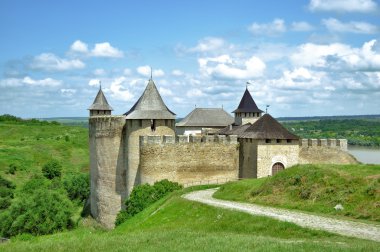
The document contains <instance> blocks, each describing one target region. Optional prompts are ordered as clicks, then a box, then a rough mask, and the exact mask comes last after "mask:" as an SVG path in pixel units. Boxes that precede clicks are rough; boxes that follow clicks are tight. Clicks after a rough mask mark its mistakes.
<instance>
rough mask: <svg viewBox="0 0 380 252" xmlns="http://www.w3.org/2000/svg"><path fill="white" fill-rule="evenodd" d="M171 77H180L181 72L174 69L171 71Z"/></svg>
mask: <svg viewBox="0 0 380 252" xmlns="http://www.w3.org/2000/svg"><path fill="white" fill-rule="evenodd" d="M172 75H174V76H182V75H183V72H182V71H181V70H178V69H175V70H173V71H172Z"/></svg>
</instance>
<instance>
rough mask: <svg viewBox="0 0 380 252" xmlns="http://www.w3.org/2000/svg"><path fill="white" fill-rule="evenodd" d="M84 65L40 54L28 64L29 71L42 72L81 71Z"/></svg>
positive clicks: (76, 61) (74, 60) (80, 62)
mask: <svg viewBox="0 0 380 252" xmlns="http://www.w3.org/2000/svg"><path fill="white" fill-rule="evenodd" d="M84 67H85V64H84V63H83V62H82V61H81V60H79V59H73V60H68V59H62V58H60V57H58V56H56V55H54V54H52V53H42V54H40V55H38V56H35V57H34V58H33V61H32V62H31V63H30V68H31V69H36V70H43V71H65V70H71V69H82V68H84Z"/></svg>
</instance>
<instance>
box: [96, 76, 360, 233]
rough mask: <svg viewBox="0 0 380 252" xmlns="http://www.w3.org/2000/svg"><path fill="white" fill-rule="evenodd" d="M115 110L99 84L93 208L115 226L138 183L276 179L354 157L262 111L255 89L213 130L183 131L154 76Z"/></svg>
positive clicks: (339, 144)
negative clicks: (123, 108)
mask: <svg viewBox="0 0 380 252" xmlns="http://www.w3.org/2000/svg"><path fill="white" fill-rule="evenodd" d="M112 110H113V109H112V107H111V106H110V105H109V104H108V102H107V99H106V97H105V96H104V93H103V91H102V89H101V88H100V89H99V92H98V94H97V96H96V98H95V100H94V103H93V104H92V105H91V106H90V108H89V111H90V118H89V145H90V179H91V193H90V205H91V214H92V216H93V217H94V218H95V219H97V220H98V221H99V222H100V223H101V224H103V225H104V226H105V227H108V228H112V227H113V226H114V222H115V218H116V215H117V213H118V212H119V211H120V209H121V208H122V207H123V205H124V201H125V200H126V199H127V197H128V196H129V194H130V193H131V191H132V189H133V187H134V186H136V185H139V184H143V183H154V182H155V181H159V180H162V179H168V180H170V181H174V182H178V183H180V184H183V185H185V186H186V185H192V184H207V183H221V182H226V181H233V180H237V179H241V178H261V177H266V176H271V175H274V174H275V173H277V172H279V171H281V170H283V169H286V168H288V167H291V166H293V165H296V164H299V163H315V162H317V163H318V162H322V163H326V162H329V163H351V162H355V160H353V158H352V157H351V156H350V155H348V154H346V152H344V151H345V150H346V149H347V140H345V139H339V140H338V139H329V140H326V139H320V140H316V139H299V137H298V136H296V135H294V134H292V133H291V132H289V131H288V130H287V129H285V128H284V127H283V126H282V125H281V124H280V123H279V122H277V121H276V120H275V119H274V118H273V117H272V116H270V115H269V114H267V113H265V114H264V115H263V111H262V110H260V109H259V108H258V107H257V105H256V103H255V102H254V100H253V99H252V96H251V94H250V93H249V91H248V89H246V90H245V92H244V95H243V97H242V99H241V102H240V104H239V106H238V108H237V109H236V110H235V111H233V113H234V114H235V118H234V123H232V124H230V125H228V123H227V124H226V125H225V126H226V127H224V128H222V129H218V131H216V133H215V134H213V135H209V134H194V135H176V125H175V116H176V115H175V114H174V113H173V112H172V111H171V110H169V108H168V107H167V106H166V105H165V103H164V102H163V100H162V98H161V95H160V94H159V92H158V90H157V88H156V85H155V83H154V81H153V80H152V78H151V79H150V80H149V82H148V85H147V86H146V89H145V91H144V92H143V94H142V95H141V97H140V98H139V99H138V100H137V102H136V103H135V104H134V105H133V106H132V108H131V109H130V110H129V111H128V112H126V113H125V114H124V115H120V116H115V115H111V111H112ZM210 111H212V110H210ZM210 118H213V117H212V116H210ZM229 123H230V122H229ZM320 155H322V156H323V158H319V156H320ZM337 157H338V158H337Z"/></svg>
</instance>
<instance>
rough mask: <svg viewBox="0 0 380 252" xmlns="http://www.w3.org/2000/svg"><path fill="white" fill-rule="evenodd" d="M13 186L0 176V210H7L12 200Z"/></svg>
mask: <svg viewBox="0 0 380 252" xmlns="http://www.w3.org/2000/svg"><path fill="white" fill-rule="evenodd" d="M15 188H16V187H15V185H14V184H13V183H12V182H10V181H8V180H6V179H4V178H2V177H1V176H0V210H4V209H7V208H8V207H9V206H10V205H11V202H12V199H13V190H14V189H15Z"/></svg>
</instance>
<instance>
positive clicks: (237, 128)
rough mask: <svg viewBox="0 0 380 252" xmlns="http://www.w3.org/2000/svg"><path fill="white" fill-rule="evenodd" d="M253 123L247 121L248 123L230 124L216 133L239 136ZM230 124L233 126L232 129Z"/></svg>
mask: <svg viewBox="0 0 380 252" xmlns="http://www.w3.org/2000/svg"><path fill="white" fill-rule="evenodd" d="M251 125H252V124H251V123H246V124H244V125H240V126H236V125H228V126H227V127H225V128H223V129H221V130H219V131H218V132H216V134H219V135H237V136H238V137H239V136H240V135H241V134H242V133H244V131H245V130H246V129H248V128H249V127H250V126H251ZM230 126H232V129H230Z"/></svg>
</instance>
